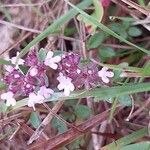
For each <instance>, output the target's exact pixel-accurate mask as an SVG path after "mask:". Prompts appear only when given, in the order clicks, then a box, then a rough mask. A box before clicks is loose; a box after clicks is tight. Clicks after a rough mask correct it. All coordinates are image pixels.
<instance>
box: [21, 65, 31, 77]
mask: <svg viewBox="0 0 150 150" xmlns="http://www.w3.org/2000/svg"><path fill="white" fill-rule="evenodd" d="M19 70H20V72H21V73H22V74H24V75H26V74H27V72H28V71H29V67H27V66H19Z"/></svg>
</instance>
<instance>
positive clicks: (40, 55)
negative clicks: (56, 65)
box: [38, 48, 46, 61]
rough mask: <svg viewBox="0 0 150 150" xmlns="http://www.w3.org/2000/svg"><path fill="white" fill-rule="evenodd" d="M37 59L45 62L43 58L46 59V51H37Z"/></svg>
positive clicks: (42, 49)
mask: <svg viewBox="0 0 150 150" xmlns="http://www.w3.org/2000/svg"><path fill="white" fill-rule="evenodd" d="M38 58H39V60H40V61H44V60H45V58H46V50H45V49H44V48H41V49H40V50H39V53H38Z"/></svg>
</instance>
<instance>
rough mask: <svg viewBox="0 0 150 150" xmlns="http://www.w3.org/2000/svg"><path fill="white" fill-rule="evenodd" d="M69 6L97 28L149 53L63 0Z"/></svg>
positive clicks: (148, 52)
mask: <svg viewBox="0 0 150 150" xmlns="http://www.w3.org/2000/svg"><path fill="white" fill-rule="evenodd" d="M65 1H66V2H67V3H68V4H69V5H70V6H72V7H73V8H74V9H76V10H77V11H78V12H79V13H80V14H81V15H82V16H83V17H85V18H86V19H87V20H89V21H91V22H92V23H93V24H95V25H96V26H97V27H98V28H100V29H101V30H102V31H104V32H106V33H108V34H110V35H112V36H113V37H115V38H117V39H119V40H120V41H122V42H124V43H126V44H128V45H130V46H132V47H134V48H136V49H138V50H140V51H142V52H144V53H146V54H148V55H150V51H148V50H146V49H144V48H142V47H139V46H137V45H135V44H133V43H131V42H129V41H127V40H126V39H124V38H123V37H122V36H119V35H118V34H117V33H115V32H113V31H112V30H111V29H109V28H108V27H106V26H105V25H103V24H102V23H100V22H98V21H97V20H96V19H95V18H93V17H91V16H90V15H88V14H87V13H85V12H84V11H82V10H81V9H80V8H78V7H76V6H75V5H73V4H72V3H70V2H69V1H67V0H65Z"/></svg>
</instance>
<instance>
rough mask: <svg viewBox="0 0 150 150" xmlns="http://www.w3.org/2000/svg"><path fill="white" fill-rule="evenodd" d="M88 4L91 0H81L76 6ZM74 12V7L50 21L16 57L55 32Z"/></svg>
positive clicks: (82, 6) (21, 55)
mask: <svg viewBox="0 0 150 150" xmlns="http://www.w3.org/2000/svg"><path fill="white" fill-rule="evenodd" d="M90 4H92V0H83V1H82V2H81V3H80V4H78V5H77V7H78V8H80V9H85V8H86V7H87V6H89V5H90ZM76 14H77V11H76V10H75V9H70V10H69V11H68V12H66V14H64V15H63V16H61V17H60V18H59V19H57V20H55V21H54V23H52V24H51V25H50V26H49V27H48V28H47V29H45V30H44V31H43V32H42V33H41V34H39V35H38V36H37V37H36V38H35V39H34V40H32V41H31V42H30V43H29V44H28V45H27V46H26V47H25V48H24V49H22V51H21V53H20V54H19V56H18V58H17V59H19V58H21V57H23V56H24V55H25V54H26V53H27V52H28V51H29V50H30V48H31V47H32V46H34V45H35V44H36V43H38V42H40V41H42V40H43V39H44V38H46V37H47V36H49V35H50V34H53V33H55V31H57V29H58V28H60V27H61V26H62V25H64V24H65V23H66V22H68V21H69V20H71V19H72V18H73V17H74V16H75V15H76Z"/></svg>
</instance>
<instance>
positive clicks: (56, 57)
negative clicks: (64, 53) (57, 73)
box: [52, 56, 61, 63]
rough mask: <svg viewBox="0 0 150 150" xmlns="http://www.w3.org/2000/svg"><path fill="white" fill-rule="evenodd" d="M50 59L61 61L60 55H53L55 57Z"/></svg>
mask: <svg viewBox="0 0 150 150" xmlns="http://www.w3.org/2000/svg"><path fill="white" fill-rule="evenodd" d="M52 60H53V62H56V63H58V62H60V61H61V57H60V56H55V57H53V58H52Z"/></svg>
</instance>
